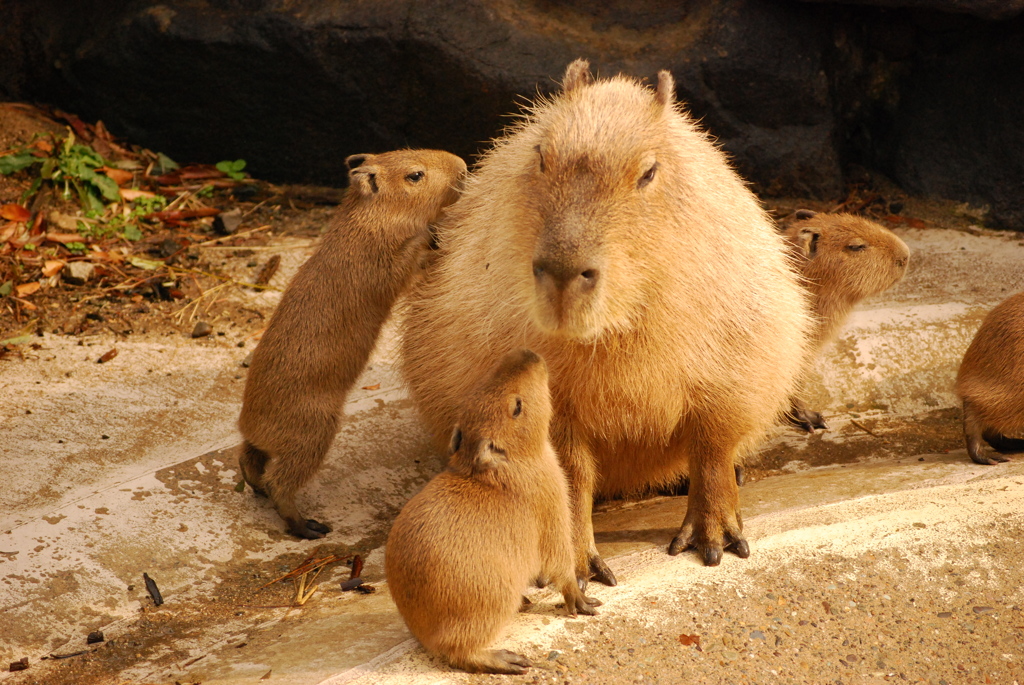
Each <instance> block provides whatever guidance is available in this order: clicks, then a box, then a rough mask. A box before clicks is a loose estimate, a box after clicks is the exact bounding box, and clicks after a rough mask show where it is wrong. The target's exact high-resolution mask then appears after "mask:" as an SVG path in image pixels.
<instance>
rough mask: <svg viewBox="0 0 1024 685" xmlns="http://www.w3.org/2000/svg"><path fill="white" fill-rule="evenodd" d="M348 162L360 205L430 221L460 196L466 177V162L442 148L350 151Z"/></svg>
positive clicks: (389, 214)
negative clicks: (377, 151)
mask: <svg viewBox="0 0 1024 685" xmlns="http://www.w3.org/2000/svg"><path fill="white" fill-rule="evenodd" d="M345 165H346V166H347V167H348V180H349V187H350V189H351V190H350V192H351V193H352V194H354V195H355V196H356V198H358V199H357V200H356V201H357V202H358V203H359V204H360V206H362V207H365V208H367V209H369V208H375V209H376V208H379V209H380V211H381V212H382V213H385V214H386V215H388V216H390V217H394V216H395V215H396V214H398V215H399V216H402V215H404V216H407V217H409V218H410V219H411V220H414V221H416V220H418V221H424V220H425V221H426V222H428V223H430V222H433V221H435V220H436V219H437V217H438V215H439V214H440V213H441V210H442V209H444V208H445V207H447V206H448V205H450V204H452V203H453V202H455V200H457V199H458V197H459V192H460V191H461V190H462V184H463V181H464V179H465V177H466V163H465V162H464V161H462V159H461V158H460V157H458V156H456V155H453V154H451V153H450V152H444V151H443V150H395V151H394V152H384V153H382V154H379V155H373V154H360V155H349V156H348V157H346V158H345Z"/></svg>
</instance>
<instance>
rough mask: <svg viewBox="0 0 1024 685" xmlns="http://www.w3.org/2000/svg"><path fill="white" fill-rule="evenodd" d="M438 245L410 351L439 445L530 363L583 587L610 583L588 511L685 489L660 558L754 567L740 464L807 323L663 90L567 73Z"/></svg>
mask: <svg viewBox="0 0 1024 685" xmlns="http://www.w3.org/2000/svg"><path fill="white" fill-rule="evenodd" d="M583 74H586V76H583ZM439 241H440V244H441V256H440V258H439V260H438V261H437V262H436V263H435V265H434V267H433V268H432V269H431V270H430V271H428V273H427V275H426V278H425V279H424V281H423V282H422V283H421V284H420V285H419V286H418V287H417V288H416V289H414V290H413V292H412V294H411V301H410V308H409V312H408V316H407V317H406V319H405V322H404V331H403V337H404V340H403V348H402V351H403V367H404V373H405V376H406V379H407V381H408V383H409V385H410V388H411V392H412V396H413V398H414V399H415V401H416V402H417V404H418V406H419V408H420V410H421V412H422V415H423V417H424V419H425V420H426V422H427V424H428V425H429V427H430V428H431V430H432V431H433V432H434V434H435V436H437V438H438V440H439V441H440V440H443V439H444V436H447V435H449V434H450V432H451V429H452V426H453V425H454V424H455V421H456V412H457V411H458V409H457V408H458V406H459V404H460V398H461V397H463V396H464V395H465V394H466V392H467V391H468V389H469V388H471V387H472V386H473V385H474V384H475V383H476V382H478V379H479V378H480V377H481V376H482V375H483V374H485V373H486V371H487V369H488V368H489V367H490V365H491V363H492V360H493V359H495V358H497V357H499V356H500V355H502V354H504V353H505V352H507V351H508V350H510V349H514V348H516V347H520V346H526V347H529V348H531V349H533V350H535V351H537V352H538V353H539V354H541V355H542V356H543V357H544V359H545V360H546V361H547V364H548V368H549V370H550V372H551V379H552V380H551V392H552V396H553V402H554V412H555V413H554V419H553V422H552V428H551V435H552V440H553V442H554V445H555V450H556V452H557V453H558V455H559V458H560V460H561V462H562V464H563V466H564V468H565V470H566V474H567V476H568V479H569V485H570V494H571V497H572V513H573V523H574V548H575V554H576V564H577V574H578V575H579V577H580V578H581V579H586V578H587V577H589V575H590V571H591V569H593V570H594V571H595V572H596V573H597V576H596V577H597V578H598V579H599V580H602V581H604V582H608V583H609V584H614V582H615V581H614V576H612V575H611V572H610V570H608V569H607V567H606V566H605V565H604V564H603V562H602V561H601V559H600V557H599V556H598V555H597V549H596V547H595V545H594V538H593V529H592V524H591V518H590V517H591V507H592V504H593V496H594V494H595V493H596V494H600V495H603V496H615V495H624V494H629V493H633V492H638V491H641V490H644V489H645V488H648V487H650V486H652V485H663V484H666V483H672V482H676V481H677V480H678V479H679V477H680V476H681V475H682V474H683V473H686V472H687V470H689V474H690V483H691V487H690V498H689V508H688V511H687V515H686V519H685V520H684V522H683V526H682V528H681V529H680V532H679V535H678V536H677V537H676V539H675V540H674V541H673V544H672V546H671V547H670V552H672V553H678V552H679V551H681V550H682V549H685V548H687V547H696V548H698V550H699V552H700V553H701V555H702V556H703V558H704V560H705V562H706V563H709V564H716V563H718V561H719V559H720V557H721V553H722V549H723V547H724V546H730V545H731V546H732V547H733V549H735V550H736V551H737V552H738V553H740V554H741V555H745V554H746V552H747V545H746V542H745V541H744V540H743V539H742V536H741V530H742V524H741V520H740V517H739V512H738V510H737V506H738V498H739V492H738V489H737V486H736V478H735V474H734V470H733V463H734V460H735V459H737V458H739V457H741V455H743V454H744V453H745V452H746V451H748V450H749V449H751V448H752V447H753V446H755V445H757V444H758V442H759V441H760V440H761V439H762V437H763V435H764V433H765V431H766V430H767V429H768V427H769V426H771V425H772V424H773V423H774V422H775V421H776V420H777V418H778V417H779V416H780V415H781V413H782V411H783V410H784V409H785V407H786V406H787V398H788V397H789V395H790V393H791V392H792V391H793V390H794V388H795V385H796V380H797V376H798V374H799V373H800V370H801V368H802V366H803V353H804V345H805V337H806V334H807V332H808V330H809V326H810V321H809V318H808V315H807V304H806V301H805V300H806V296H805V293H804V291H803V289H802V288H801V287H800V285H799V283H798V282H797V277H796V275H795V273H794V272H793V270H792V268H791V266H790V264H789V260H788V258H787V256H786V253H785V249H784V242H783V239H782V237H781V236H780V235H779V234H778V232H777V231H775V230H774V228H773V227H772V224H771V222H770V221H769V220H768V218H767V217H766V216H765V214H764V212H763V211H762V210H761V208H760V206H759V205H758V202H757V200H756V199H755V198H754V196H753V195H752V194H751V192H750V191H749V190H748V189H747V188H746V186H745V185H744V183H743V181H742V180H741V179H740V178H739V177H738V176H737V174H736V173H735V172H734V171H733V170H732V169H731V168H730V167H729V165H728V163H727V161H726V159H725V155H724V154H723V153H722V152H721V151H720V150H719V149H718V148H717V147H715V145H714V144H713V143H712V142H711V141H710V140H709V139H708V137H707V136H706V135H705V134H704V133H703V132H701V131H700V130H699V129H698V128H697V126H696V125H695V124H694V122H693V121H692V119H690V117H689V116H688V115H687V114H685V113H684V112H683V111H682V110H681V109H680V108H679V107H678V106H677V105H676V103H675V100H674V85H673V82H672V77H671V76H670V75H669V74H668V72H661V74H659V79H658V89H657V90H653V89H651V88H649V87H646V86H644V85H642V84H641V83H639V82H637V81H635V80H633V79H630V78H626V77H623V76H619V77H615V78H611V79H606V80H597V81H591V79H590V78H589V70H588V67H587V64H586V62H583V61H582V60H581V61H577V62H575V63H573V64H572V65H570V66H569V68H568V70H567V72H566V79H565V86H564V87H563V90H562V92H561V93H559V94H557V95H555V96H554V98H553V99H551V100H541V101H539V102H538V103H536V104H535V105H534V106H533V108H532V109H530V110H529V111H528V112H526V113H525V115H524V116H523V118H522V120H521V121H520V122H519V123H518V124H517V125H516V126H514V127H513V128H512V129H511V130H510V131H509V132H508V134H507V135H506V136H505V137H504V138H502V139H500V140H498V141H497V142H496V143H495V144H494V147H493V149H492V150H490V151H489V152H488V153H487V154H486V156H485V157H484V158H483V159H482V161H481V162H480V165H479V169H478V171H477V172H476V173H475V174H474V175H473V176H472V177H471V178H470V180H469V182H468V183H467V189H466V191H465V193H464V194H463V196H462V198H461V199H460V200H459V202H457V203H456V204H455V205H454V206H453V207H452V208H451V212H450V214H449V215H448V216H447V217H446V219H445V220H444V221H443V222H442V224H441V225H440V226H439ZM688 465H689V469H687V467H688Z"/></svg>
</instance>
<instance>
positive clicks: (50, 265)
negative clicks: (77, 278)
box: [43, 259, 64, 278]
mask: <svg viewBox="0 0 1024 685" xmlns="http://www.w3.org/2000/svg"><path fill="white" fill-rule="evenodd" d="M63 268H64V262H62V261H60V260H59V259H54V260H47V261H46V262H45V263H44V264H43V275H44V276H46V277H47V278H49V277H50V276H56V275H57V274H59V273H60V270H61V269H63Z"/></svg>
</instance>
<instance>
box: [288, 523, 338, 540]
mask: <svg viewBox="0 0 1024 685" xmlns="http://www.w3.org/2000/svg"><path fill="white" fill-rule="evenodd" d="M288 531H289V532H290V533H291V534H292V535H294V536H295V537H297V538H303V539H304V540H319V539H320V538H322V537H323V536H325V535H327V534H328V533H330V532H331V528H330V526H327V525H325V524H323V523H320V522H319V521H315V520H313V519H305V520H303V519H299V520H298V521H294V522H289V524H288Z"/></svg>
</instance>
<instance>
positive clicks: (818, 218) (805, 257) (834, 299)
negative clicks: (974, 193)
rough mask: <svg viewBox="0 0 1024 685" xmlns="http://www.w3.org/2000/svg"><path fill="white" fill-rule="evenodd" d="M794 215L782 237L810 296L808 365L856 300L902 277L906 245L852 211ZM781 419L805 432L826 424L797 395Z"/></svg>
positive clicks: (906, 262)
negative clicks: (813, 322) (783, 418)
mask: <svg viewBox="0 0 1024 685" xmlns="http://www.w3.org/2000/svg"><path fill="white" fill-rule="evenodd" d="M797 218H798V219H799V220H798V221H797V222H795V223H793V224H792V225H791V226H789V227H788V228H787V229H786V230H785V232H784V235H785V237H786V240H787V242H788V243H789V245H790V254H791V255H792V256H793V258H794V260H795V262H796V264H797V265H798V267H799V268H800V271H801V273H802V274H803V279H804V280H803V283H804V286H805V287H806V288H807V290H808V292H809V293H810V295H811V311H812V313H813V314H814V317H815V324H814V327H813V328H812V331H811V339H810V346H809V348H808V352H807V364H808V366H810V365H811V364H813V363H814V361H815V359H817V357H818V356H819V355H820V354H821V351H822V350H823V349H824V348H825V347H826V346H827V345H828V344H829V343H830V342H832V341H833V340H834V339H835V338H836V336H837V335H838V334H839V330H840V329H841V328H842V326H843V324H844V323H846V320H847V319H848V318H849V317H850V312H852V311H853V308H854V307H855V306H857V304H858V303H859V302H860V301H861V300H863V299H865V298H867V297H871V296H872V295H878V294H879V293H882V292H884V291H886V290H888V289H889V288H891V287H892V286H894V285H895V284H896V283H898V282H899V281H900V279H902V278H903V276H904V274H905V273H906V271H907V265H908V263H909V261H910V248H908V247H907V244H906V243H904V242H903V241H902V240H900V238H899V237H898V236H897V235H896V234H894V233H893V232H892V231H890V230H889V229H887V228H885V227H884V226H882V225H880V224H877V223H875V222H874V221H870V220H868V219H865V218H864V217H860V216H856V215H853V214H843V213H839V214H826V213H820V214H819V213H816V212H812V211H810V210H800V211H798V212H797ZM786 418H787V420H788V421H789V422H790V423H792V424H793V425H795V426H797V427H799V428H802V429H803V430H805V431H807V432H808V433H813V432H814V429H815V428H822V429H825V428H828V425H827V424H826V423H825V420H824V418H823V417H822V416H821V413H820V412H817V411H813V410H811V409H808V408H807V407H806V406H805V405H804V402H803V400H802V399H801V398H800V397H799V396H797V395H794V396H793V398H792V401H791V408H790V411H789V413H788V414H787V416H786Z"/></svg>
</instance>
